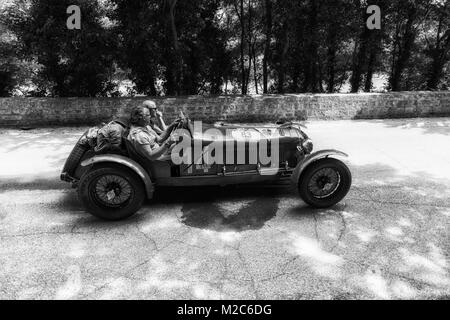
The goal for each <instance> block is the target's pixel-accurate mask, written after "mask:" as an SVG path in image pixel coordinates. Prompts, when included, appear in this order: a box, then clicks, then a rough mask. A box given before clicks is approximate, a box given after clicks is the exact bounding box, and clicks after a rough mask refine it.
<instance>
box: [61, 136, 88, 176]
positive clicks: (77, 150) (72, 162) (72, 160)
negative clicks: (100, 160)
mask: <svg viewBox="0 0 450 320" xmlns="http://www.w3.org/2000/svg"><path fill="white" fill-rule="evenodd" d="M88 150H89V146H88V145H83V144H80V143H77V144H76V145H75V147H74V148H73V149H72V152H70V155H69V157H68V158H67V160H66V163H65V164H64V168H63V170H62V172H63V173H64V172H65V173H67V174H68V175H69V176H73V175H74V173H75V170H76V169H77V167H78V165H79V163H80V160H81V158H82V157H83V155H84V154H85V153H86V151H88Z"/></svg>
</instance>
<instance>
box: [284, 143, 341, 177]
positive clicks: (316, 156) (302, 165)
mask: <svg viewBox="0 0 450 320" xmlns="http://www.w3.org/2000/svg"><path fill="white" fill-rule="evenodd" d="M330 156H340V157H348V154H346V153H344V152H342V151H339V150H334V149H330V150H321V151H317V152H314V153H311V154H309V155H307V156H306V157H304V158H303V159H302V160H301V161H300V162H299V163H298V164H297V166H296V167H295V169H294V172H293V173H292V176H291V181H292V183H295V184H297V183H298V179H300V176H301V174H302V172H303V171H304V170H305V169H306V168H307V167H308V166H309V165H310V164H311V163H313V162H315V161H317V160H320V159H324V158H328V157H330Z"/></svg>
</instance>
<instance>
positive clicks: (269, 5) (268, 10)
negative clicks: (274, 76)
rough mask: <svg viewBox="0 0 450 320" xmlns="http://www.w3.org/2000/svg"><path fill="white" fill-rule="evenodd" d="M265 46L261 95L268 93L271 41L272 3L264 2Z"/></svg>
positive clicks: (267, 0)
mask: <svg viewBox="0 0 450 320" xmlns="http://www.w3.org/2000/svg"><path fill="white" fill-rule="evenodd" d="M264 4H265V35H266V39H265V44H264V58H263V93H268V88H267V83H268V81H269V75H268V63H269V59H270V41H271V39H272V1H271V0H265V2H264Z"/></svg>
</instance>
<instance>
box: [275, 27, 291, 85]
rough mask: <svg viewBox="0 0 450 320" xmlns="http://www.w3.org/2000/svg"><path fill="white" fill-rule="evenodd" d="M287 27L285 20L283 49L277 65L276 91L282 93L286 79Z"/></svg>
mask: <svg viewBox="0 0 450 320" xmlns="http://www.w3.org/2000/svg"><path fill="white" fill-rule="evenodd" d="M288 32H289V29H288V24H287V21H284V23H283V49H282V52H281V56H280V61H279V67H278V85H277V91H278V93H284V82H285V79H286V56H287V53H288V51H289V34H288Z"/></svg>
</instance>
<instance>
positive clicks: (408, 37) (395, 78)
mask: <svg viewBox="0 0 450 320" xmlns="http://www.w3.org/2000/svg"><path fill="white" fill-rule="evenodd" d="M416 17H417V7H415V6H411V7H409V9H408V20H407V21H406V25H405V31H404V33H403V35H402V39H400V40H399V45H398V49H399V50H398V56H397V57H396V59H395V60H394V65H393V67H392V72H391V75H390V77H389V87H390V89H391V90H392V91H400V90H402V86H401V80H402V76H403V71H404V70H405V68H406V66H407V63H408V61H409V58H410V56H411V49H412V46H413V44H414V41H415V39H416V30H415V29H414V22H415V20H416ZM394 54H395V52H394Z"/></svg>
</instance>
